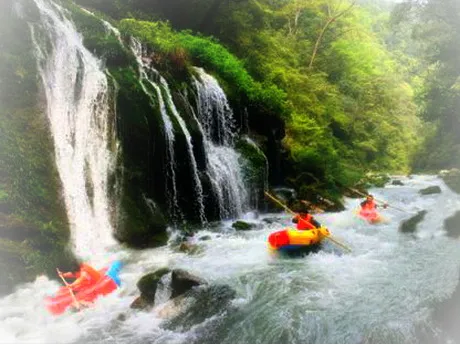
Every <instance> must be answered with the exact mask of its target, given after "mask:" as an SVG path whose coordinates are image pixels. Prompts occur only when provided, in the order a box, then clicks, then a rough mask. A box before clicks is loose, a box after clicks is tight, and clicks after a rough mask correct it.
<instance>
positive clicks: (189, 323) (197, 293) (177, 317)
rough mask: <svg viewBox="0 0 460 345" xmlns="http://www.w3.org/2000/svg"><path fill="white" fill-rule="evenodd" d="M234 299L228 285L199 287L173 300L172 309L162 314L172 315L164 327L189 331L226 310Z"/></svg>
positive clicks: (232, 291) (169, 308)
mask: <svg viewBox="0 0 460 345" xmlns="http://www.w3.org/2000/svg"><path fill="white" fill-rule="evenodd" d="M235 297H236V292H235V290H233V289H232V288H231V287H230V286H228V285H206V286H200V287H199V288H197V289H193V290H191V291H189V292H187V293H186V294H185V295H182V296H179V297H178V298H177V299H176V300H174V302H175V303H174V304H173V308H171V306H169V307H168V308H167V313H163V314H162V315H172V318H170V319H169V320H168V321H167V322H166V324H165V325H164V326H165V328H167V329H178V328H180V329H182V330H183V329H190V328H191V327H193V326H195V325H198V324H201V323H202V322H204V321H205V320H209V319H210V318H211V317H212V316H215V315H218V314H220V313H222V312H224V311H226V310H228V309H229V308H230V307H231V301H232V300H233V299H234V298H235ZM171 309H174V313H172V312H171ZM216 322H217V320H216Z"/></svg>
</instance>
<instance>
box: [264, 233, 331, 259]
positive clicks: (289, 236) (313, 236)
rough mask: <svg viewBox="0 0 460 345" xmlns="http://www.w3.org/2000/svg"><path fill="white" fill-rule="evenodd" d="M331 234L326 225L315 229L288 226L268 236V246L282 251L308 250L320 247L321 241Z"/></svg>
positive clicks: (273, 249) (272, 249) (270, 248)
mask: <svg viewBox="0 0 460 345" xmlns="http://www.w3.org/2000/svg"><path fill="white" fill-rule="evenodd" d="M328 236H329V230H327V229H326V228H325V227H321V228H317V229H313V230H296V229H291V228H287V229H284V230H280V231H277V232H274V233H271V234H270V235H269V236H268V248H269V250H271V251H278V252H281V253H296V252H308V251H309V250H315V249H318V248H319V244H320V243H321V241H322V240H323V239H324V238H325V237H328Z"/></svg>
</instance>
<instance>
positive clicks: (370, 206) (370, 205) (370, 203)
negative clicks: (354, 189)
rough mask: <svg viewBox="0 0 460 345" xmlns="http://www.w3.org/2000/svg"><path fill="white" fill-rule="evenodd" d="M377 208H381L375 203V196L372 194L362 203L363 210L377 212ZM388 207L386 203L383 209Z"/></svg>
mask: <svg viewBox="0 0 460 345" xmlns="http://www.w3.org/2000/svg"><path fill="white" fill-rule="evenodd" d="M377 207H379V205H377V204H376V202H375V201H374V196H373V195H371V194H369V195H368V196H367V197H366V200H364V201H363V202H362V203H361V209H363V210H366V211H372V210H375V209H377ZM387 207H388V205H387V204H386V203H385V204H383V208H387Z"/></svg>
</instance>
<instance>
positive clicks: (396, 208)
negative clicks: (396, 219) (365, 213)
mask: <svg viewBox="0 0 460 345" xmlns="http://www.w3.org/2000/svg"><path fill="white" fill-rule="evenodd" d="M347 188H348V189H349V190H350V191H352V192H354V193H356V194H358V195H361V196H363V197H367V195H366V194H364V193H361V192H360V191H359V190H356V189H354V188H350V187H347ZM374 199H375V201H378V202H380V203H382V204H386V205H387V206H388V207H391V208H394V209H395V210H398V211H401V212H405V213H409V212H407V211H405V210H403V209H401V208H398V207H395V206H391V205H390V204H388V203H386V202H385V201H383V200H379V199H376V198H374Z"/></svg>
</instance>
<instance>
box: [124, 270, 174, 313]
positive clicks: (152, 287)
mask: <svg viewBox="0 0 460 345" xmlns="http://www.w3.org/2000/svg"><path fill="white" fill-rule="evenodd" d="M169 272H170V270H169V269H168V268H161V269H159V270H157V271H155V272H153V273H149V274H146V275H145V276H143V277H142V278H141V279H140V280H139V281H138V282H137V288H138V289H139V291H140V292H141V297H142V299H143V300H144V301H145V302H147V303H152V304H153V303H154V302H155V293H156V291H157V285H158V282H159V281H160V279H161V278H162V277H163V276H164V275H165V274H168V273H169ZM133 303H134V302H133ZM139 303H140V302H139Z"/></svg>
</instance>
